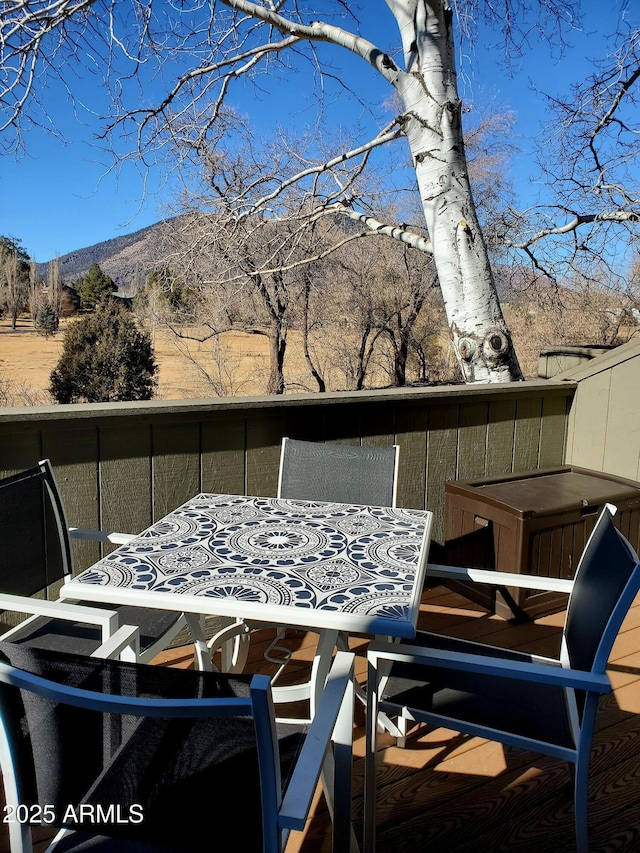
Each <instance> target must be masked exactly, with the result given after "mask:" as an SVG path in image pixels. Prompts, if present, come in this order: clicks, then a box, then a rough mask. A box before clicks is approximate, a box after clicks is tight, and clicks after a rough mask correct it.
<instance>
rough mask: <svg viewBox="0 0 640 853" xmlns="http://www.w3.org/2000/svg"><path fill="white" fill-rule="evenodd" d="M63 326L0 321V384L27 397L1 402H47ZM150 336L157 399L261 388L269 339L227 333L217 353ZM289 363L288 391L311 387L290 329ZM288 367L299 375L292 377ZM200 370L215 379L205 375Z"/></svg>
mask: <svg viewBox="0 0 640 853" xmlns="http://www.w3.org/2000/svg"><path fill="white" fill-rule="evenodd" d="M64 328H65V326H64V321H63V325H62V326H61V329H60V330H59V331H58V333H57V334H56V335H55V336H54V337H52V338H49V339H48V340H47V339H45V338H44V337H42V336H41V335H38V334H36V332H35V331H34V329H33V326H32V324H31V319H30V318H28V317H26V316H25V317H23V318H21V319H20V320H19V322H18V327H17V329H15V330H13V329H11V324H10V322H9V321H8V320H6V319H3V320H0V388H2V387H3V386H4V387H6V386H10V388H11V391H12V393H13V394H14V395H15V394H16V393H17V392H18V393H20V392H22V391H24V392H25V393H24V395H23V396H26V399H25V400H21V401H15V400H13V401H8V402H5V405H25V404H32V405H33V404H38V403H46V402H49V400H48V399H47V398H46V396H45V395H46V388H47V386H48V384H49V376H50V374H51V371H52V370H53V368H54V367H55V366H56V364H57V362H58V360H59V358H60V354H61V352H62V342H63V336H64V335H63V333H64ZM153 339H154V353H155V358H156V361H157V363H158V366H159V373H158V392H157V395H156V396H157V398H160V399H165V400H171V399H173V400H176V399H199V398H203V397H214V396H235V395H243V396H245V395H252V394H263V393H264V392H265V388H266V383H267V376H268V367H269V342H268V339H267V338H266V337H265V336H263V335H251V334H245V333H242V332H228V333H226V334H225V335H224V336H222V340H221V344H220V350H219V351H217V352H216V351H214V349H213V347H212V344H211V342H207V343H202V344H199V343H198V342H195V341H183V342H180V344H178V342H177V341H176V339H175V337H173V336H170V335H169V333H168V332H167V331H166V330H164V329H158V330H156V332H155V333H154V334H153ZM287 361H288V376H287V380H288V382H291V383H292V386H291V387H292V390H296V391H301V390H305V387H306V388H308V389H309V390H312V389H313V385H312V381H311V379H310V377H309V375H308V373H307V371H306V369H305V365H304V358H303V356H302V352H301V348H300V342H299V340H298V339H297V336H296V335H295V334H294V333H291V334H290V342H289V349H288V354H287ZM200 368H201V369H200ZM292 369H293V370H297V371H299V374H300V375H297V376H294V375H292V374H291V370H292ZM204 370H206V372H207V373H208V374H209V375H210V376H211V377H213V380H207V379H206V378H205V377H204V374H203V371H204ZM0 405H2V402H0Z"/></svg>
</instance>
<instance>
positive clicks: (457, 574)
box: [0, 438, 640, 853]
mask: <svg viewBox="0 0 640 853" xmlns="http://www.w3.org/2000/svg"><path fill="white" fill-rule="evenodd" d="M397 472H398V448H397V447H395V446H389V447H379V446H351V445H340V444H329V443H327V444H324V443H314V442H307V441H298V440H293V439H288V438H285V439H284V440H283V443H282V450H281V458H280V474H279V481H278V491H277V495H276V497H266V496H246V495H230V494H216V493H208V492H207V493H201V494H197V495H194V496H193V497H192V498H191V499H190V500H189V501H187V502H186V503H184V504H182V505H181V506H179V507H176V508H175V509H174V510H173V511H172V512H170V513H169V514H168V515H166V516H165V517H164V518H161V519H159V520H157V521H156V522H155V523H154V524H152V525H151V526H150V527H149V528H148V529H146V530H144V531H143V532H142V533H140V534H139V535H130V534H116V533H108V532H103V531H86V530H78V529H75V528H73V527H71V528H70V527H69V526H68V522H67V519H66V517H65V512H64V508H63V505H62V502H61V498H60V494H59V491H58V488H57V485H56V481H55V478H54V474H53V471H52V467H51V465H50V463H49V461H48V460H44V461H41V462H39V463H38V464H37V465H34V466H33V468H31V469H29V470H27V471H22V472H20V473H17V474H15V475H13V476H10V477H7V478H6V479H4V480H1V481H0V608H1V609H2V610H4V611H5V614H7V613H10V612H11V613H16V614H19V615H18V616H16V617H15V618H14V623H15V624H14V627H12V628H10V629H9V630H7V631H6V632H5V633H4V634H3V635H2V636H1V637H0V764H1V768H2V775H3V783H4V797H5V810H4V814H5V817H8V818H9V819H8V820H5V823H7V824H8V827H9V840H10V847H11V851H12V853H17V851H28V850H31V849H32V830H33V828H34V827H36V826H39V827H42V826H45V827H46V826H50V827H51V829H52V832H51V837H52V838H53V841H52V842H51V845H52V846H51V849H55V850H59V851H68V850H69V851H70V850H74V851H76V850H91V851H102V850H105V851H107V850H116V851H117V850H124V851H127V850H132V851H133V850H136V851H137V850H139V851H149V853H150V851H171V850H205V849H207V845H206V844H204V843H203V839H204V838H206V837H211V836H212V833H215V835H216V836H217V837H219V838H220V839H221V838H226V839H229V840H227V841H226V842H225V843H224V844H222V842H221V841H218V842H216V843H212V844H211V845H210V846H211V848H212V849H215V850H218V849H220V850H223V849H225V850H226V849H229V850H238V851H240V850H242V851H254V850H255V851H260V850H264V851H283V850H284V849H285V846H286V843H287V839H288V836H289V833H290V831H291V830H304V828H305V825H306V823H307V820H308V816H309V813H310V809H311V806H312V803H313V801H314V797H315V796H316V789H317V787H318V783H319V782H321V785H322V791H323V795H324V797H325V799H326V802H327V806H328V808H329V812H330V814H331V818H332V824H333V849H334V850H335V851H349V852H350V853H355V851H358V850H364V851H368V853H373V851H374V850H375V846H376V775H377V766H376V758H377V753H378V750H377V742H378V738H379V736H380V733H381V732H382V731H386V732H387V734H389V733H390V734H391V735H392V736H393V737H394V738H396V739H397V743H398V744H399V745H400V746H405V745H406V743H407V738H408V737H410V735H411V733H412V731H413V729H415V728H416V727H420V726H423V727H424V726H425V725H426V726H436V727H440V726H442V727H445V728H447V729H452V730H454V731H459V732H461V733H464V734H466V735H472V736H473V735H475V736H480V737H484V738H488V739H491V740H495V741H498V742H500V743H502V744H505V745H508V746H515V747H523V748H525V749H528V750H530V751H532V752H538V753H543V754H545V755H550V756H553V757H555V758H559V759H562V760H565V761H567V762H569V764H570V765H572V766H573V779H574V817H575V834H576V847H577V849H578V851H581V853H582V851H587V850H588V837H587V826H588V820H587V784H588V778H589V759H590V753H591V745H592V735H593V732H594V727H595V719H596V713H597V709H598V700H599V697H600V695H601V694H603V693H606V692H608V691H610V690H611V684H610V681H609V678H608V676H607V674H606V671H605V670H606V666H607V661H608V658H609V654H610V652H611V648H612V646H613V643H614V641H615V638H616V636H617V634H618V631H619V628H620V626H621V624H622V621H623V619H624V617H625V614H626V613H627V611H628V609H629V607H630V606H631V604H632V602H633V600H634V598H635V596H636V594H637V592H638V590H639V589H640V563H639V561H638V557H637V555H636V554H635V552H634V550H633V548H632V547H631V545H630V544H629V542H628V541H627V540H626V539H625V537H624V536H623V535H622V533H621V532H620V531H619V530H618V529H617V527H616V526H615V524H614V520H615V512H616V508H615V506H612V505H611V504H607V505H605V506H604V508H603V509H602V512H601V513H600V515H599V517H598V518H597V520H596V521H595V524H594V526H593V531H592V533H591V535H590V537H589V538H588V541H587V542H586V546H585V548H584V550H583V551H582V556H581V558H580V561H579V563H578V565H577V568H576V571H575V573H574V576H573V577H571V578H560V577H555V578H554V577H540V576H532V575H527V574H522V573H513V574H508V573H505V572H500V573H499V576H498V573H497V572H495V571H493V570H491V569H482V568H473V567H460V566H447V565H440V564H435V563H432V562H429V559H430V546H431V538H432V522H433V517H432V513H431V512H430V511H428V510H419V509H409V508H401V507H398V506H396V495H397V476H398V473H397ZM73 538H94V539H98V540H100V541H102V542H103V544H104V546H105V547H104V552H103V553H104V556H103V557H102V558H101V559H100V560H99V561H98V562H96V563H95V564H94V565H92V566H90V567H89V568H86V569H85V570H84V571H81V572H79V573H77V574H74V572H73V566H72V547H71V540H72V539H73ZM443 579H447V580H455V581H464V582H467V583H471V584H483V585H489V586H490V587H493V588H495V587H496V586H499V587H501V588H506V587H508V588H509V589H516V588H522V589H527V590H531V589H548V590H552V591H554V592H556V593H562V594H566V595H567V596H568V598H567V601H568V604H567V607H566V618H565V626H564V630H563V635H562V647H561V652H560V655H559V657H558V659H551V658H544V657H540V656H536V655H530V654H524V653H521V652H516V651H512V650H507V649H501V648H496V647H495V646H491V647H490V646H486V645H482V644H480V643H477V642H470V641H465V640H461V639H459V638H455V637H450V636H447V635H445V634H435V633H426V632H424V631H420V630H418V617H419V614H420V604H421V599H422V595H423V590H424V588H425V584H427V583H432V582H436V583H438V582H439V581H440V580H443ZM52 590H55V594H54V595H53V597H52V595H51V591H52ZM52 598H53V600H52ZM211 617H216V618H217V622H216V625H217V626H218V627H216V629H215V630H214V631H213V635H211V631H209V630H207V629H206V625H207V624H210V620H211ZM207 620H209V622H207ZM265 626H267V627H269V629H272V630H271V634H272V635H273V637H274V639H273V641H272V643H271V645H270V647H269V649H268V650H267V653H266V654H270V653H278V654H279V655H280V657H279V658H278V659H279V660H281V662H282V666H281V667H280V669H279V672H278V675H277V676H274V677H267V676H266V675H250V674H247V672H246V671H245V667H246V662H247V657H248V652H249V649H250V645H251V642H252V636H255V634H254V632H255V630H256V629H258V628H261V627H265ZM292 629H304V630H305V631H308V632H312V633H313V634H314V635H317V644H316V646H315V653H314V656H313V661H312V662H311V664H310V666H309V668H308V675H307V676H306V677H305V680H304V681H303V682H302V683H295V684H291V683H290V681H289V680H288V679H282V680H281V679H280V678H279V677H278V676H279V675H280V671H281V670H284V669H285V668H286V663H287V652H286V643H285V639H286V633H287V630H289V631H291V630H292ZM185 631H186V632H187V636H188V638H189V642H192V643H193V648H194V666H193V668H191V669H176V668H172V667H166V666H157V665H149V664H150V662H151V661H152V660H153V659H154V658H155V657H156V656H157V654H158V652H160V651H162V650H163V649H166V648H167V647H168V646H169V645H170V644H171V643H173V642H175V641H176V638H177V637H178V636H179V635H180V636H183V635H184V632H185ZM354 636H357V637H360V638H366V640H367V641H368V646H367V650H366V657H367V673H366V679H363V678H362V677H361V678H359V679H358V680H356V678H355V677H354V654H353V652H352V651H350V642H349V640H350V637H354ZM214 660H215V661H216V666H214V664H213V661H214ZM292 703H296V704H295V708H296V709H297V708H299V707H300V704H301V703H302V704H303V706H304V707H305V709H306V710H305V712H304V713H298V712H296V713H295V714H293V713H289V712H288V708H292V707H294V705H293V704H292ZM359 703H361V704H362V705H363V706H364V708H365V709H366V710H365V719H366V756H365V773H364V787H365V792H364V816H363V820H362V821H361V826H360V825H358V826H357V827H356V825H355V824H354V821H353V815H352V762H353V752H352V737H353V727H354V713H355V707H356V704H359ZM54 836H55V837H54ZM225 845H226V846H225Z"/></svg>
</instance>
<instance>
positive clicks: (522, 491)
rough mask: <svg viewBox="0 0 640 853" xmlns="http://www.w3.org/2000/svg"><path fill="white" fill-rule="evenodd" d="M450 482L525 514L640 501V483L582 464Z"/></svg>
mask: <svg viewBox="0 0 640 853" xmlns="http://www.w3.org/2000/svg"><path fill="white" fill-rule="evenodd" d="M448 485H450V486H451V487H452V490H453V491H460V492H464V493H465V494H469V492H471V493H473V494H474V495H475V496H476V497H477V498H478V499H480V500H483V501H487V502H489V503H491V504H492V505H494V506H502V507H503V508H505V509H511V510H513V511H514V512H515V514H517V515H520V516H522V517H527V516H529V517H530V516H535V515H552V514H555V513H560V512H568V511H572V510H582V509H586V508H587V507H590V508H592V509H593V508H594V507H598V508H599V507H601V506H603V505H604V504H605V503H607V502H609V503H612V504H616V503H618V504H620V505H622V503H624V505H625V507H628V506H629V502H630V501H633V502H634V503H637V504H638V505H640V483H636V482H634V481H632V480H625V479H622V478H620V477H615V476H613V475H611V474H601V473H599V472H597V471H589V470H587V469H580V468H563V469H553V470H550V471H546V472H545V471H530V472H525V473H521V474H514V475H508V477H503V478H486V479H483V480H473V481H467V482H452V483H450V484H448ZM621 508H622V506H621Z"/></svg>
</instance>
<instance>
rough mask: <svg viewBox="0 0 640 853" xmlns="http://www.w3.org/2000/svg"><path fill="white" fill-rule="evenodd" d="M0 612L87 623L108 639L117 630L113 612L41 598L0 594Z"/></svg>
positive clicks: (116, 616)
mask: <svg viewBox="0 0 640 853" xmlns="http://www.w3.org/2000/svg"><path fill="white" fill-rule="evenodd" d="M0 610H13V611H17V612H18V613H32V614H34V615H36V616H48V617H49V618H50V619H66V620H68V621H70V622H87V623H88V624H89V625H99V626H100V627H101V628H102V633H103V636H105V635H106V636H105V639H106V637H110V636H111V635H112V634H113V633H114V632H115V631H116V630H117V628H118V614H117V613H116V612H115V611H113V610H103V609H102V608H101V607H91V606H89V605H86V604H73V603H70V602H67V601H47V600H46V599H43V598H30V597H29V596H26V595H8V594H5V593H0Z"/></svg>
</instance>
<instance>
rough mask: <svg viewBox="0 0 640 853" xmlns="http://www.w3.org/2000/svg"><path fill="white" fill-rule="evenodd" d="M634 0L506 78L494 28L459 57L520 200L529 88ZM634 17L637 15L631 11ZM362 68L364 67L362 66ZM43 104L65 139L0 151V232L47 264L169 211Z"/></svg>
mask: <svg viewBox="0 0 640 853" xmlns="http://www.w3.org/2000/svg"><path fill="white" fill-rule="evenodd" d="M637 2H638V0H610V2H609V3H602V2H601V0H584V2H583V9H584V11H585V27H584V32H583V33H579V32H574V33H572V34H571V36H570V39H569V40H570V42H571V44H572V47H571V49H570V50H568V51H567V52H566V54H565V55H564V56H563V57H562V58H559V59H558V58H557V57H554V56H553V53H552V52H551V51H550V50H549V47H548V45H546V44H541V43H536V40H534V41H533V42H532V43H531V46H530V50H529V51H528V52H527V53H525V55H524V56H523V58H522V59H521V60H520V61H519V63H518V64H517V66H516V67H515V71H516V73H515V74H514V76H513V77H509V76H508V74H507V72H506V71H505V70H504V68H503V67H502V66H501V65H500V63H499V61H498V60H499V55H498V54H499V51H498V49H497V48H496V47H493V46H492V44H495V42H497V36H496V34H495V33H494V34H491V33H487V32H482V33H481V35H480V38H479V39H478V40H477V41H476V43H475V45H474V49H473V54H472V55H471V56H468V57H466V58H464V59H463V60H462V69H461V70H462V71H463V72H464V74H462V75H461V78H460V84H461V94H462V96H463V98H464V99H465V100H466V101H473V102H474V103H476V104H482V103H490V104H492V105H493V106H494V107H495V109H497V110H503V109H509V110H513V111H514V112H515V114H516V117H517V123H516V126H515V127H514V136H513V139H512V140H511V141H512V142H513V143H514V144H516V145H517V146H518V147H519V148H520V153H519V154H517V155H516V156H514V158H513V162H512V177H513V179H514V182H515V185H516V188H517V190H518V193H519V196H520V201H521V203H523V204H525V203H526V201H527V199H528V197H529V194H530V193H531V192H532V190H531V187H530V184H529V180H530V178H531V177H532V176H533V175H534V174H535V167H534V164H533V161H532V151H533V141H534V138H535V135H536V134H537V133H538V132H539V130H540V127H541V125H542V124H543V123H544V118H545V113H544V100H543V99H542V98H540V97H538V96H536V95H535V93H533V92H532V91H531V88H530V85H531V83H532V82H535V85H536V86H537V87H538V88H540V89H542V90H546V91H549V92H551V93H553V94H561V93H566V92H568V90H569V86H570V84H571V83H574V82H577V81H579V80H580V77H581V75H582V74H584V73H588V69H589V62H590V60H591V59H593V58H598V56H600V55H602V39H601V35H602V34H605V33H608V32H609V31H611V30H612V29H614V27H615V23H616V20H617V19H618V18H619V17H620V16H621V15H622V14H631V13H630V11H629V10H630V8H631V6H632V5H634V4H635V3H637ZM316 5H317V4H316ZM378 5H379V6H380V11H381V12H383V13H384V14H382V15H381V16H380V17H379V18H377V19H376V21H375V24H374V25H373V27H372V28H371V29H370V30H369V29H365V31H364V34H365V35H367V36H368V37H369V38H371V39H372V40H374V41H376V40H378V39H379V40H381V41H383V40H384V39H385V37H388V35H389V27H388V26H387V24H388V19H387V16H386V7H385V6H384V3H383V2H382V0H379V4H378V3H376V6H378ZM633 14H634V15H637V11H636V12H634V13H633ZM391 23H393V21H392V20H391ZM362 73H363V75H366V74H368V73H369V72H368V70H367V69H366V68H364V67H363V71H362ZM74 76H75V75H74ZM71 84H72V85H74V86H76V91H78V92H79V93H80V95H81V96H82V97H83V98H84V99H85V101H86V103H87V104H88V105H90V106H91V109H93V110H95V111H96V112H99V111H100V108H101V106H102V104H101V101H102V100H103V97H102V93H101V92H100V90H99V88H97V86H96V84H95V83H94V81H93V80H91V79H90V78H86V79H82V78H77V79H74V80H72V81H71ZM285 85H286V84H285ZM286 89H287V90H288V91H287V97H286V99H284V98H282V97H280V98H279V99H278V100H279V102H280V103H281V104H282V103H283V101H284V102H285V103H287V104H290V105H291V111H290V113H289V116H288V120H289V121H290V122H291V123H292V124H296V123H298V124H303V123H308V122H309V121H311V114H310V113H308V112H307V111H306V110H305V109H304V107H305V101H304V98H302V99H301V97H300V96H297V97H295V96H294V97H290V93H291V89H290V84H289V85H287V86H286ZM378 92H379V94H380V97H381V98H385V97H387V96H388V94H390V93H389V92H388V90H387V89H386V86H385V84H381V85H380V87H379V88H377V86H376V89H375V93H374V98H375V97H376V95H377V93H378ZM294 105H295V111H294V109H293V108H294ZM243 108H244V110H245V111H246V112H247V113H249V114H250V115H251V116H252V118H253V119H254V120H255V121H256V122H257V123H258V124H261V125H263V127H264V126H266V125H267V124H268V121H269V120H270V117H271V115H272V112H273V109H274V106H273V101H270V100H269V99H268V97H267V96H265V97H264V98H263V99H262V100H261V101H260V102H256V101H255V100H253V98H252V97H251V96H250V95H249V94H247V96H246V98H245V99H244V103H243ZM47 109H48V111H49V113H50V115H51V117H52V119H53V120H54V121H56V122H57V123H58V124H59V126H60V128H61V130H62V132H63V134H64V136H65V138H66V140H67V141H66V143H65V144H63V143H61V142H60V141H59V140H58V139H56V138H55V137H54V136H53V135H52V134H47V133H45V132H44V131H33V132H31V133H30V134H29V135H28V136H27V138H26V143H27V148H28V151H29V153H28V155H27V156H22V157H21V158H20V159H15V158H14V157H13V156H12V155H4V156H3V157H2V162H0V198H2V204H1V209H0V234H1V235H8V236H11V237H14V238H16V239H18V240H19V241H20V242H21V243H22V245H23V246H24V248H25V249H26V250H27V252H28V253H29V254H30V255H31V257H33V258H35V260H37V261H38V262H44V261H48V260H50V259H52V258H54V257H56V256H62V255H64V254H67V253H68V252H71V251H73V250H75V249H80V248H83V247H85V246H88V245H91V244H93V243H97V242H100V241H103V240H108V239H111V238H113V237H117V236H121V235H123V234H127V233H130V232H132V231H136V230H138V229H139V228H143V227H145V226H146V225H150V224H152V223H153V222H156V221H157V220H158V219H161V218H162V217H163V216H164V215H166V207H165V206H164V205H165V203H166V202H169V201H170V198H171V191H170V188H169V187H168V186H166V185H162V182H161V180H160V178H159V175H158V173H155V172H151V174H150V175H149V182H148V185H147V188H146V195H145V194H144V191H143V181H142V178H141V175H140V172H139V171H138V170H137V169H136V168H135V167H134V166H133V165H132V164H127V165H125V166H124V167H123V168H122V170H121V171H120V173H119V174H117V175H116V174H114V173H110V174H105V172H106V166H105V160H104V155H101V153H100V152H99V150H97V149H96V148H95V147H94V146H93V145H92V135H93V132H94V130H95V127H92V126H91V123H90V118H89V114H88V113H87V112H83V115H84V116H85V120H84V123H83V124H81V123H79V122H78V121H77V119H76V117H75V116H74V110H73V108H72V105H71V104H70V103H69V102H68V101H67V100H66V98H65V97H64V96H63V95H62V94H61V93H59V94H58V95H57V96H55V97H51V98H50V100H49V101H47ZM334 114H336V115H337V116H338V118H339V119H340V120H341V121H342V122H343V123H345V125H348V123H349V122H350V121H352V120H353V116H354V113H353V106H351V107H349V108H347V107H346V105H345V107H344V108H343V107H342V105H341V103H340V102H339V103H338V104H337V105H336V106H335V108H334ZM280 120H282V116H281V117H280ZM101 161H102V162H101Z"/></svg>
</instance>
